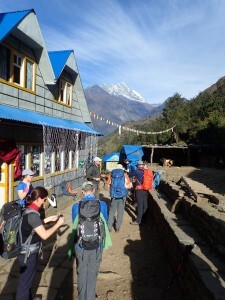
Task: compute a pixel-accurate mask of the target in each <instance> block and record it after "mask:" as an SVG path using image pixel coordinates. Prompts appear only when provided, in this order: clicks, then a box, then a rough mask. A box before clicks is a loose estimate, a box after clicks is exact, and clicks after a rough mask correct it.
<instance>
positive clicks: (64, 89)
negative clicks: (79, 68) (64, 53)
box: [59, 79, 73, 105]
mask: <svg viewBox="0 0 225 300" xmlns="http://www.w3.org/2000/svg"><path fill="white" fill-rule="evenodd" d="M72 87H73V86H72V85H71V84H70V83H69V82H66V81H65V80H63V79H61V80H60V96H59V101H60V102H63V103H65V104H67V105H71V104H72Z"/></svg>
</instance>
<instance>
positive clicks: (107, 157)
mask: <svg viewBox="0 0 225 300" xmlns="http://www.w3.org/2000/svg"><path fill="white" fill-rule="evenodd" d="M119 157H120V153H119V152H112V153H109V154H107V155H105V156H103V158H102V160H103V161H104V162H107V161H117V162H119Z"/></svg>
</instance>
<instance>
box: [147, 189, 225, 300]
mask: <svg viewBox="0 0 225 300" xmlns="http://www.w3.org/2000/svg"><path fill="white" fill-rule="evenodd" d="M178 190H179V189H177V188H175V189H174V190H173V191H170V192H169V193H168V194H171V195H173V197H172V198H173V200H172V202H170V201H168V199H167V200H166V198H164V197H163V198H162V197H159V194H158V193H157V192H152V193H151V197H150V199H149V207H150V209H149V213H150V217H152V218H153V219H154V223H155V226H156V228H157V230H158V232H159V238H160V240H161V243H162V245H163V248H164V250H165V254H166V255H167V257H168V260H169V262H170V265H171V269H172V270H173V272H174V276H175V280H174V283H173V284H178V285H179V288H180V289H181V290H182V291H183V294H184V298H183V299H196V300H198V299H206V300H207V299H225V289H224V287H225V283H224V280H223V278H224V275H223V274H224V268H225V266H224V264H223V263H221V261H220V260H219V259H218V258H217V257H216V256H215V254H214V253H212V252H211V251H210V250H211V249H210V247H208V242H207V243H206V242H205V236H206V235H207V232H204V233H205V234H204V235H203V236H201V234H200V233H199V232H198V231H197V230H196V229H195V228H194V226H193V225H192V224H191V222H190V220H189V218H185V216H186V214H189V213H188V206H189V205H190V202H188V201H187V203H189V204H187V205H184V204H183V203H184V202H185V200H181V199H183V198H182V197H179V191H178ZM175 195H176V196H175ZM178 203H179V205H178ZM181 203H182V204H181ZM174 205H175V207H174ZM194 205H195V204H194ZM191 206H192V205H190V207H191ZM178 207H179V209H178ZM171 208H173V209H174V211H175V213H176V214H175V213H173V212H172V211H171ZM182 210H184V211H185V212H186V213H184V216H183V215H182V214H181V211H182ZM202 214H203V211H202V210H201V209H199V208H197V206H196V205H195V207H194V209H193V219H194V220H198V222H197V223H198V224H199V223H202V225H204V224H205V222H202V221H201V220H200V219H202ZM205 220H206V219H205ZM198 224H196V225H197V226H198ZM214 226H215V225H214ZM208 227H210V226H207V228H208ZM203 231H204V230H203ZM211 231H212V229H211ZM221 232H222V226H221ZM219 235H220V234H218V238H219ZM188 245H190V246H191V245H195V246H194V248H193V250H192V251H191V253H190V255H185V254H186V253H187V252H186V251H185V249H187V247H186V246H188ZM185 257H187V259H185ZM179 266H180V267H181V269H180V271H179V272H178V273H176V271H177V269H178V267H179ZM171 288H172V287H171ZM168 293H169V291H168ZM165 299H166V296H165Z"/></svg>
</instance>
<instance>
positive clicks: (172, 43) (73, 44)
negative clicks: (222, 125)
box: [0, 0, 225, 103]
mask: <svg viewBox="0 0 225 300" xmlns="http://www.w3.org/2000/svg"><path fill="white" fill-rule="evenodd" d="M37 2H38V3H37ZM25 5H26V7H24V6H25ZM27 5H28V6H27ZM29 7H31V8H32V7H33V8H34V9H35V11H36V13H37V17H38V20H39V23H40V27H41V30H42V32H43V36H44V39H45V43H46V45H47V47H48V49H49V50H59V49H73V50H74V52H75V56H76V59H77V63H78V68H79V70H80V73H81V79H82V81H83V83H84V86H85V85H86V84H94V83H97V84H102V83H104V82H106V83H109V84H111V83H116V82H120V81H124V82H126V84H127V85H128V86H129V87H131V88H132V89H135V90H136V91H137V92H139V93H140V94H141V95H142V96H143V97H144V98H145V99H148V100H150V101H151V102H153V103H155V102H162V101H164V100H165V99H166V98H167V97H169V96H171V95H172V94H174V93H175V92H179V93H181V94H182V96H184V97H187V98H191V97H193V96H195V95H197V94H198V92H200V91H202V90H204V89H205V88H207V87H208V86H209V85H211V84H213V83H214V82H215V81H216V80H218V79H219V78H220V77H221V76H223V75H224V73H225V59H224V56H225V54H224V53H225V36H224V33H223V31H224V28H225V18H224V12H225V1H223V0H207V1H205V0H204V1H203V0H182V1H180V0H158V1H150V0H139V1H137V0H126V1H121V0H118V1H116V0H98V1H93V0H82V1H81V0H76V1H74V0H65V1H61V0H52V1H51V2H49V1H47V2H41V3H40V1H34V0H30V1H28V0H26V1H23V7H22V4H21V3H18V1H16V0H8V1H7V4H6V3H5V4H4V5H3V4H2V3H0V9H1V10H3V8H4V10H17V9H18V8H19V9H25V8H29ZM7 8H9V9H7Z"/></svg>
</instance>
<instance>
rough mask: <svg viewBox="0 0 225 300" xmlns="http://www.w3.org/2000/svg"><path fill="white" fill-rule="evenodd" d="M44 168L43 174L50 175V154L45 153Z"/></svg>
mask: <svg viewBox="0 0 225 300" xmlns="http://www.w3.org/2000/svg"><path fill="white" fill-rule="evenodd" d="M44 167H45V174H50V173H51V155H50V153H45V156H44Z"/></svg>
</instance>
